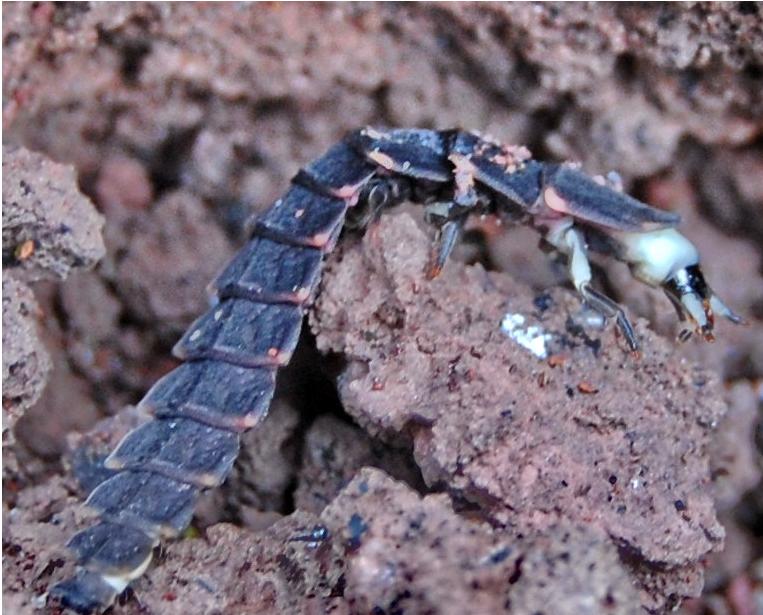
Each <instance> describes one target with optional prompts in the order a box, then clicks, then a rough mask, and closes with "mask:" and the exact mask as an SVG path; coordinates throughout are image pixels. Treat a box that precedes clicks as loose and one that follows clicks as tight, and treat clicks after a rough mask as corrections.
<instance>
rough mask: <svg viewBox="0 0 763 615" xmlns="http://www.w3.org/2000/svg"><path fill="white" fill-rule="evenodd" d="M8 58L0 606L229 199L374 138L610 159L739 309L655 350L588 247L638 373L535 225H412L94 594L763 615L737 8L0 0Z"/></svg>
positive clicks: (368, 237)
mask: <svg viewBox="0 0 763 615" xmlns="http://www.w3.org/2000/svg"><path fill="white" fill-rule="evenodd" d="M3 52H4V53H3V127H4V145H3V238H2V239H3V462H4V464H3V553H4V557H3V596H4V605H5V606H6V608H8V609H9V612H14V613H31V612H35V611H37V610H48V611H53V612H54V611H55V609H53V608H47V609H46V607H45V592H46V590H47V588H48V586H49V585H50V584H51V583H52V582H55V581H56V580H59V579H60V578H63V576H65V575H67V574H68V573H70V572H71V569H72V566H73V562H72V558H71V555H70V554H69V553H68V552H67V551H66V549H65V548H64V547H63V545H64V543H65V542H66V540H67V538H68V536H70V535H71V532H72V531H73V530H74V528H77V527H79V526H80V525H82V524H83V523H84V522H85V521H86V519H87V518H88V515H89V513H88V512H87V511H85V510H84V509H83V508H82V507H81V506H80V505H78V502H79V501H81V499H82V497H83V495H84V494H85V493H87V491H88V490H89V489H90V488H92V486H93V484H94V483H95V482H97V480H98V476H97V475H94V474H92V473H84V470H83V468H90V467H91V466H90V464H89V462H90V460H91V459H92V458H94V457H95V458H97V456H98V455H99V454H100V453H102V452H103V451H106V450H108V448H109V447H110V446H111V445H113V443H114V442H115V441H116V440H117V439H118V438H119V436H120V435H121V434H123V433H125V431H126V430H128V429H129V428H130V427H131V426H134V425H136V424H138V423H139V422H140V421H142V420H145V417H143V416H141V415H140V413H139V412H137V411H136V410H135V408H134V404H136V403H137V401H138V400H139V399H140V398H141V396H142V395H143V393H145V391H146V390H147V389H148V387H149V386H150V385H151V384H152V383H153V382H154V381H155V380H156V379H157V378H158V377H159V376H161V375H162V374H164V373H166V372H167V371H168V370H169V369H171V368H172V367H173V366H174V365H175V362H174V360H173V359H171V357H170V353H169V349H170V348H171V346H172V344H173V343H174V341H175V340H176V339H177V337H178V336H179V334H180V333H181V332H182V331H183V330H184V328H185V327H186V326H187V325H188V324H189V323H190V322H191V320H192V319H193V318H194V317H195V316H196V315H197V314H199V313H200V312H201V311H203V310H204V308H205V306H206V296H205V293H204V287H205V286H206V284H207V282H208V281H209V280H210V279H211V278H212V277H213V276H214V274H215V273H216V272H217V271H218V270H219V268H220V267H221V266H222V265H223V264H224V263H225V262H226V261H227V260H228V259H229V258H230V257H231V256H232V254H233V253H234V252H235V250H236V248H237V247H238V246H240V245H241V244H242V242H243V240H244V238H245V230H244V227H245V225H244V221H245V220H246V218H247V217H248V216H249V215H251V214H252V213H255V212H257V211H260V210H262V209H263V208H264V207H266V206H268V205H269V204H270V203H271V202H272V200H273V199H275V198H276V197H277V196H278V195H279V194H280V193H281V192H283V190H284V188H285V186H286V184H287V182H288V180H289V178H290V177H291V175H292V174H293V173H294V172H295V171H296V170H297V169H298V168H299V167H300V165H303V164H304V163H306V162H307V161H309V160H310V159H312V158H314V157H316V156H317V155H319V154H320V153H321V152H322V151H323V150H325V149H326V148H327V147H328V146H329V145H330V144H331V143H333V142H334V141H335V140H337V139H338V138H340V137H341V136H342V135H343V134H344V133H345V132H346V131H348V130H350V129H352V128H355V127H356V126H359V125H364V124H378V125H394V126H421V127H436V128H445V127H452V126H462V127H465V128H470V129H478V130H482V131H486V132H490V133H491V134H493V135H495V136H496V137H498V138H500V139H502V140H505V141H507V142H510V143H522V144H525V145H527V146H528V147H530V149H531V150H532V151H533V153H534V154H535V155H536V156H537V157H539V158H543V159H572V160H579V161H581V162H582V163H583V165H584V167H585V168H586V170H588V171H590V172H592V173H596V172H603V171H607V170H609V169H610V168H614V169H616V170H617V171H619V172H620V173H621V175H622V176H623V179H624V182H625V185H626V187H627V189H628V190H629V191H630V192H631V193H633V194H634V195H636V196H639V197H640V198H642V199H644V200H647V201H649V202H650V203H653V204H654V205H656V206H658V207H662V208H664V209H670V210H674V211H677V212H679V213H680V214H681V215H682V217H683V220H684V222H683V225H682V231H683V232H685V234H687V235H688V236H689V237H690V238H691V239H692V240H693V241H694V242H695V243H696V244H697V245H698V246H699V247H700V249H701V252H702V255H703V266H704V269H705V271H706V273H707V276H708V278H709V280H710V281H711V283H712V284H713V286H714V288H715V290H716V291H717V292H718V293H719V294H720V295H721V296H722V297H724V299H725V300H726V301H727V302H728V303H729V304H730V305H732V306H733V307H734V308H735V309H736V310H737V311H739V312H740V313H742V314H743V315H744V316H745V318H746V319H747V321H748V324H747V326H746V327H737V328H734V327H732V326H731V325H726V324H721V325H720V326H719V330H718V336H717V337H718V340H717V342H716V343H715V344H704V343H700V342H698V341H691V342H689V343H688V344H684V345H679V344H678V343H677V342H676V341H675V340H674V337H675V333H676V330H677V328H676V327H677V325H676V323H675V314H674V312H673V311H672V308H671V307H670V305H669V304H668V303H667V300H666V299H665V298H664V297H662V296H661V295H659V294H658V293H655V292H652V291H650V290H648V289H645V288H644V287H642V286H639V285H637V284H635V283H634V282H633V281H632V279H631V278H630V275H629V273H628V271H627V269H626V268H624V267H623V266H621V265H618V264H613V263H611V262H609V261H605V260H602V261H600V262H598V263H597V272H596V273H597V277H598V280H599V281H600V283H601V284H602V287H604V288H606V289H607V290H608V292H610V293H611V294H612V295H613V296H615V297H616V298H617V299H618V300H619V301H621V302H622V303H624V304H625V305H626V306H627V307H628V309H629V311H630V313H631V314H632V315H633V316H634V319H635V320H636V321H637V325H636V326H637V331H638V335H639V336H640V338H641V339H642V341H643V344H644V351H643V354H642V356H641V357H640V358H638V359H636V358H634V357H632V356H631V355H630V354H629V353H628V352H626V350H625V349H624V347H623V343H622V341H621V340H618V339H617V337H616V336H615V334H614V332H613V331H612V329H611V328H607V329H606V330H603V331H602V330H598V329H592V328H590V327H587V326H584V325H583V324H581V323H583V322H584V321H585V314H583V313H581V310H580V304H579V302H578V300H577V298H576V297H575V295H574V293H573V292H572V290H571V289H570V288H569V287H567V286H566V285H565V283H564V281H563V275H561V274H560V272H561V269H560V267H559V266H558V264H555V263H554V262H552V261H551V260H550V259H549V257H548V255H546V254H544V253H542V252H541V251H540V250H538V249H537V238H536V237H535V236H534V235H533V234H532V233H531V232H529V231H527V229H522V228H517V229H504V228H499V227H497V226H496V224H495V223H494V221H490V220H487V221H483V222H480V223H479V224H475V226H474V228H473V229H472V230H471V231H470V233H469V235H470V241H469V242H467V243H465V244H464V245H463V246H462V247H461V248H460V249H459V251H458V253H457V255H456V258H455V259H454V260H453V261H452V262H451V263H449V264H448V266H447V267H446V269H445V271H444V272H443V274H442V276H441V277H440V278H438V279H436V280H435V281H433V282H428V281H426V280H425V278H424V276H423V273H422V272H423V269H424V266H425V263H426V259H427V256H428V250H429V242H430V240H431V230H430V229H427V228H426V227H425V226H424V225H423V223H422V220H421V212H420V211H418V210H416V209H415V208H403V209H402V210H401V211H400V212H397V213H395V214H392V215H389V216H387V217H385V218H384V219H382V221H381V222H380V223H379V224H378V225H376V226H375V227H374V228H372V229H371V230H370V231H369V232H368V233H366V234H365V236H363V237H360V236H352V235H348V236H347V237H346V238H345V240H344V241H343V242H342V243H341V244H340V247H339V248H338V249H337V250H336V252H335V253H334V254H333V255H332V256H331V257H330V259H329V262H328V264H327V268H326V272H325V275H324V278H323V281H322V284H321V294H320V296H319V298H318V300H317V301H316V303H315V305H314V307H313V309H312V310H311V313H310V315H309V319H308V320H309V327H307V328H306V331H305V333H304V335H303V339H302V342H301V347H300V350H299V351H298V353H297V356H296V357H295V359H294V361H293V362H292V365H290V366H289V367H288V368H287V369H286V370H284V372H283V374H282V375H281V376H280V377H279V391H278V395H277V398H276V400H275V402H274V404H273V407H272V409H271V413H270V416H269V417H268V419H267V421H265V423H264V424H263V425H262V426H261V427H260V428H258V429H257V430H253V431H252V432H250V433H249V434H247V436H246V437H245V443H244V447H243V452H242V455H241V458H240V460H239V462H238V464H237V466H236V469H235V471H234V473H233V475H232V476H231V478H230V479H229V481H228V482H227V483H226V485H225V486H224V487H223V488H222V489H220V490H218V491H215V492H211V493H208V494H206V495H205V497H204V499H203V501H202V503H201V505H200V506H199V509H198V511H197V516H196V518H195V520H194V525H193V530H192V531H190V532H189V533H188V534H187V536H186V538H184V539H183V540H181V541H178V542H176V543H173V544H170V545H167V547H166V548H165V549H164V550H163V551H162V553H161V556H160V557H159V558H158V562H157V564H156V565H155V566H154V567H152V569H151V570H150V571H149V573H148V574H147V575H146V576H145V577H144V578H143V579H141V580H140V581H139V582H137V583H136V584H135V587H134V591H133V592H128V594H127V595H125V596H124V598H123V599H122V600H121V602H120V604H118V605H117V606H115V607H114V609H113V611H114V612H115V613H175V612H176V613H188V612H201V613H220V612H222V613H282V612H304V613H326V612H331V613H369V612H371V613H375V614H380V613H390V614H391V613H450V612H452V613H463V612H465V611H469V612H475V613H476V612H479V613H483V612H484V613H492V612H511V613H518V614H525V613H527V614H530V613H570V614H572V613H575V614H578V613H639V612H664V611H667V610H670V609H673V608H675V607H677V606H678V605H681V608H682V609H683V611H684V613H686V614H687V615H688V614H692V615H693V614H700V613H703V614H704V613H708V614H714V615H752V614H754V613H756V612H763V540H762V539H761V538H762V537H763V496H762V495H761V493H762V490H761V467H762V466H761V453H762V450H763V418H762V414H761V398H762V397H763V395H762V393H761V378H762V377H763V276H762V269H761V251H762V250H761V246H763V223H761V222H760V221H761V220H763V217H761V213H763V141H762V140H761V135H762V134H763V119H761V118H763V8H762V7H761V6H760V4H759V3H747V2H740V3H726V4H721V3H717V4H716V3H671V4H662V3H660V4H648V5H647V4H635V3H627V4H625V3H624V4H618V5H615V4H610V3H598V4H587V3H575V4H563V3H559V4H557V3H544V4H537V3H522V4H511V3H509V4H500V5H498V4H459V3H448V4H437V3H431V4H407V5H399V4H379V5H360V4H358V5H354V4H341V5H339V4H320V5H318V4H315V5H292V4H288V3H283V4H281V3H263V4H251V5H248V4H243V3H237V4H190V3H188V4H186V3H180V4H170V3H166V4H161V3H156V4H144V3H124V4H121V3H108V4H105V3H104V4H98V3H95V4H88V3H61V4H54V3H45V2H38V3H5V4H4V5H3ZM507 314H510V315H512V316H511V317H510V319H509V320H510V321H512V322H514V323H517V322H518V320H517V318H518V317H520V318H521V319H523V322H522V323H521V325H516V324H515V333H516V327H517V326H519V327H520V328H523V330H526V329H527V328H528V327H532V326H535V327H539V328H540V329H542V331H543V332H545V333H546V334H547V335H548V343H549V356H547V357H546V358H538V357H536V356H534V355H533V354H532V353H531V352H530V351H528V350H527V349H526V348H523V347H522V346H520V345H519V344H517V343H516V342H515V341H514V339H512V338H511V336H509V335H507V334H506V332H505V331H504V330H502V329H501V326H500V323H501V322H502V320H503V319H504V318H505V317H506V315H507ZM512 319H513V320H512ZM514 337H516V335H515V336H514ZM74 475H78V476H79V477H80V478H81V479H82V478H85V479H86V480H84V481H81V482H80V483H78V482H77V480H75V478H74V477H73V476H74ZM756 609H757V611H756Z"/></svg>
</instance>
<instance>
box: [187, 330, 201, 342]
mask: <svg viewBox="0 0 763 615" xmlns="http://www.w3.org/2000/svg"><path fill="white" fill-rule="evenodd" d="M200 337H201V329H196V331H194V332H193V333H191V337H189V338H188V339H189V340H190V341H192V342H195V341H196V340H197V339H199V338H200Z"/></svg>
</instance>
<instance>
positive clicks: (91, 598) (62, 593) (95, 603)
mask: <svg viewBox="0 0 763 615" xmlns="http://www.w3.org/2000/svg"><path fill="white" fill-rule="evenodd" d="M118 593H120V592H118V591H117V590H116V589H114V587H112V586H111V585H109V584H108V583H107V582H106V581H105V580H104V578H103V575H101V574H98V573H97V572H91V571H90V570H85V569H84V568H80V569H79V570H77V573H76V574H75V575H74V576H73V577H71V578H69V579H66V580H64V581H61V582H60V583H56V584H55V585H54V586H53V587H51V588H50V591H49V592H48V597H49V598H50V599H52V600H53V601H56V602H58V603H60V604H61V605H62V606H63V607H65V608H68V609H72V610H73V611H76V612H77V613H92V612H93V611H95V610H97V609H98V608H103V606H104V605H108V604H111V603H112V602H113V601H114V599H115V598H116V597H117V594H118Z"/></svg>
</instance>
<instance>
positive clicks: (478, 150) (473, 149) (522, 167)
mask: <svg viewBox="0 0 763 615" xmlns="http://www.w3.org/2000/svg"><path fill="white" fill-rule="evenodd" d="M450 159H451V161H452V162H453V163H454V164H456V166H457V167H462V168H464V169H465V170H468V171H469V172H471V173H472V174H473V176H474V179H476V180H477V181H478V182H479V183H481V184H483V185H485V186H487V187H488V188H490V189H491V190H493V191H495V192H497V193H498V194H500V195H503V196H505V197H507V198H508V199H509V200H510V201H512V202H513V203H515V204H517V205H519V206H520V207H523V208H528V209H532V208H533V206H534V205H535V204H536V202H537V201H538V198H539V197H540V194H541V183H542V175H543V164H541V163H540V162H537V161H535V160H532V159H529V158H525V157H524V156H522V152H521V151H520V150H519V149H518V148H514V151H512V149H511V148H508V147H506V146H502V145H497V144H495V143H492V142H490V141H485V140H483V139H481V138H480V137H478V136H477V135H475V134H472V133H469V132H459V133H458V134H457V135H456V137H455V138H454V140H453V145H452V148H451V154H450Z"/></svg>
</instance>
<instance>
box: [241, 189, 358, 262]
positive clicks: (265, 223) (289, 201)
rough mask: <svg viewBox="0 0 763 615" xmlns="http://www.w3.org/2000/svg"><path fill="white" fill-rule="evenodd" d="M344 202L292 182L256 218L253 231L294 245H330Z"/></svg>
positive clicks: (332, 242)
mask: <svg viewBox="0 0 763 615" xmlns="http://www.w3.org/2000/svg"><path fill="white" fill-rule="evenodd" d="M347 206H348V205H347V202H346V201H345V200H343V199H339V198H335V197H331V196H327V195H325V194H320V193H318V192H315V191H314V190H311V189H308V188H305V187H304V186H298V185H293V186H292V187H291V188H289V191H288V192H287V193H286V194H285V195H284V196H283V197H282V198H280V199H278V200H277V201H276V202H275V203H273V205H271V206H270V208H269V209H268V210H267V211H265V213H263V214H262V216H260V217H259V218H258V219H257V221H256V222H255V227H254V234H255V235H259V236H261V237H268V238H270V239H274V240H276V241H279V242H283V243H287V244H292V245H298V246H312V247H314V248H324V247H325V246H329V247H333V244H334V241H335V240H336V238H337V236H338V233H339V231H340V230H341V227H342V222H343V221H344V215H345V213H346V211H347Z"/></svg>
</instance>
